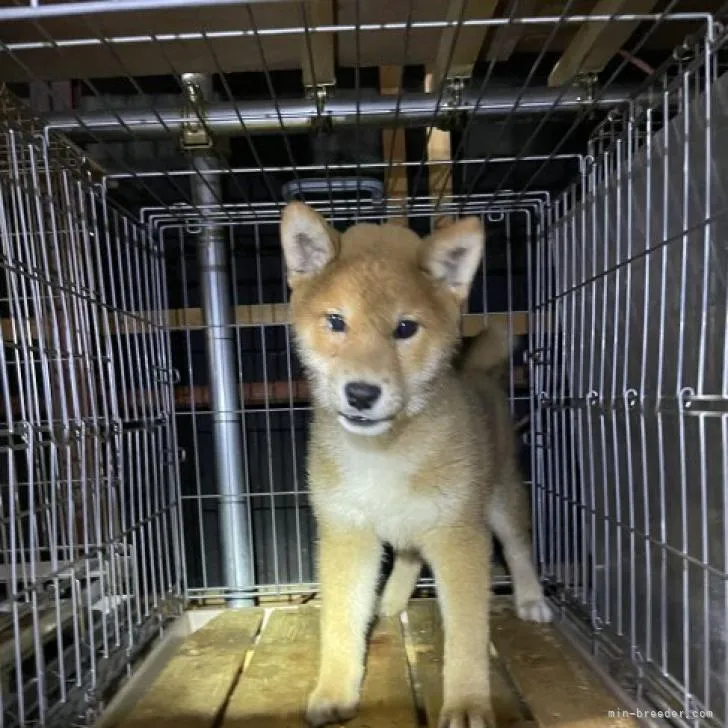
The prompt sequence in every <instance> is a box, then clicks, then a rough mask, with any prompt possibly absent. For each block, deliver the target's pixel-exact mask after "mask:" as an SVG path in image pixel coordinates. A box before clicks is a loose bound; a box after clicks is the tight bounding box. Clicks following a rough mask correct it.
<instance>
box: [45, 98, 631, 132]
mask: <svg viewBox="0 0 728 728" xmlns="http://www.w3.org/2000/svg"><path fill="white" fill-rule="evenodd" d="M631 90H633V89H630V88H624V87H623V88H613V89H610V90H609V91H606V92H604V94H603V95H602V96H601V97H600V98H599V99H596V100H594V101H592V100H590V99H588V98H585V96H586V93H585V92H583V91H580V90H579V89H568V90H564V89H558V88H554V89H551V88H533V89H527V90H525V91H523V92H519V90H518V89H514V90H508V89H506V90H502V91H493V92H490V93H489V94H487V95H486V96H483V98H481V99H480V100H479V99H478V95H477V94H476V93H467V92H466V93H464V94H463V98H462V99H461V100H460V102H459V103H457V104H448V103H445V102H444V101H441V103H440V105H439V106H438V96H437V94H425V93H407V94H404V95H403V96H402V98H401V99H400V100H399V112H397V106H398V99H397V97H396V96H380V95H376V94H372V95H369V96H364V97H363V98H362V99H361V100H357V99H356V98H355V97H354V96H351V95H350V96H348V97H347V95H346V92H343V91H342V92H338V93H337V94H336V96H333V97H331V98H328V99H327V100H326V102H325V105H324V108H323V112H322V113H323V115H324V116H325V117H326V118H327V119H328V120H330V122H331V124H332V125H333V126H334V127H346V126H356V125H357V124H369V125H376V126H387V125H392V124H394V123H397V125H398V126H422V125H428V124H432V121H433V118H434V119H436V120H442V119H446V118H447V117H448V115H449V114H451V113H453V112H463V113H466V114H474V115H475V116H477V117H504V116H508V115H509V114H539V113H541V114H542V113H544V112H546V111H548V110H549V109H551V108H555V109H556V110H558V111H560V112H566V111H572V112H578V111H580V110H582V109H584V108H585V107H586V108H599V109H611V108H613V107H615V106H618V105H620V104H623V103H626V102H627V101H628V100H629V98H630V91H631ZM519 96H520V98H519ZM476 103H477V107H476ZM277 105H278V109H276V106H275V105H274V104H273V102H264V101H263V102H261V101H253V102H250V101H241V102H239V103H235V104H234V103H230V102H223V103H214V104H210V105H209V106H207V107H206V109H205V124H206V126H207V129H208V130H209V131H210V133H212V134H215V136H234V135H241V134H243V128H242V124H243V123H244V124H245V129H246V130H247V132H249V133H250V134H264V133H270V132H275V131H279V130H280V129H281V121H280V119H282V123H283V128H284V129H285V130H286V131H287V132H289V133H293V132H309V131H311V128H312V121H315V120H316V119H317V116H318V112H317V108H316V101H315V100H310V99H281V100H279V101H278V104H277ZM279 113H280V119H279V116H278V115H279ZM46 119H47V124H46V126H47V128H51V129H56V130H59V131H62V132H65V133H66V134H72V135H73V136H74V137H76V136H80V137H83V136H84V135H89V134H92V135H93V137H95V138H98V139H107V140H108V139H114V138H124V137H127V138H128V137H130V136H131V137H132V138H145V137H157V136H164V135H166V134H170V133H173V134H178V133H180V132H181V131H182V128H183V125H184V124H185V123H186V122H189V121H190V116H189V112H186V111H185V110H184V109H183V108H181V107H180V108H155V109H120V110H119V111H118V112H108V111H90V112H87V113H74V114H67V113H64V114H50V115H48V116H47V117H46ZM241 121H242V123H241Z"/></svg>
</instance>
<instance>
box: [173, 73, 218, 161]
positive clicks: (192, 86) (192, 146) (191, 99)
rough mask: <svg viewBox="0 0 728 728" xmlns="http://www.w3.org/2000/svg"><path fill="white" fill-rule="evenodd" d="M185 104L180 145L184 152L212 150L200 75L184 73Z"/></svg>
mask: <svg viewBox="0 0 728 728" xmlns="http://www.w3.org/2000/svg"><path fill="white" fill-rule="evenodd" d="M182 86H183V88H184V93H185V103H184V106H183V107H182V119H183V120H182V130H181V134H180V144H181V146H182V149H183V150H184V151H187V152H189V151H196V150H200V149H210V148H211V147H212V136H211V135H210V132H209V130H208V127H207V124H206V123H205V94H204V92H203V90H202V84H201V76H200V74H198V73H183V74H182Z"/></svg>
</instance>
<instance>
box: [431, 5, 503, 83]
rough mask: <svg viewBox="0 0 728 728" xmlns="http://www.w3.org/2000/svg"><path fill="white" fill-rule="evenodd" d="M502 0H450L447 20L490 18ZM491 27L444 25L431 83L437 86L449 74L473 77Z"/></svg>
mask: <svg viewBox="0 0 728 728" xmlns="http://www.w3.org/2000/svg"><path fill="white" fill-rule="evenodd" d="M498 2H499V0H450V1H449V3H448V8H447V18H446V19H447V20H448V21H449V22H456V23H457V22H460V21H461V19H462V20H475V19H478V20H487V19H489V18H492V17H493V14H494V13H495V10H496V8H497V7H498ZM487 32H488V27H487V26H485V25H479V26H475V27H471V26H462V25H460V26H455V27H451V28H445V29H444V30H443V31H442V35H441V36H440V44H439V46H438V48H437V55H436V56H435V65H434V66H433V70H432V83H433V86H434V87H435V88H438V87H439V86H440V84H441V83H442V82H443V81H444V80H445V79H448V78H470V76H471V75H472V73H473V66H474V65H475V62H476V61H477V60H478V56H479V55H480V49H481V48H482V47H483V41H484V40H485V36H486V33H487Z"/></svg>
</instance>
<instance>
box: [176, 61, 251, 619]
mask: <svg viewBox="0 0 728 728" xmlns="http://www.w3.org/2000/svg"><path fill="white" fill-rule="evenodd" d="M185 75H186V77H187V79H186V80H188V79H189V78H190V77H191V76H192V74H185ZM194 83H195V84H196V85H197V87H198V89H199V91H201V92H202V94H203V96H205V95H207V96H208V97H209V88H210V85H209V79H208V78H206V77H203V76H200V75H198V74H195V75H194ZM205 86H206V87H207V88H205ZM206 92H207V93H206ZM192 165H193V167H194V169H195V170H196V171H197V172H199V174H195V175H194V176H193V177H192V180H191V184H192V190H191V192H192V200H193V202H194V204H195V205H197V207H198V208H199V209H200V210H202V211H203V216H204V215H206V212H205V211H206V210H209V209H210V208H209V206H215V205H219V204H220V203H221V201H222V195H221V184H220V173H219V171H212V170H216V169H217V167H219V163H218V162H217V160H216V159H215V158H214V157H212V156H211V155H209V154H208V153H207V152H206V151H196V152H193V155H192ZM200 225H201V228H200V232H199V234H198V243H197V259H198V262H199V266H200V288H201V297H202V311H203V315H204V320H205V336H206V342H205V343H206V350H207V364H208V372H209V374H208V377H209V387H210V402H211V408H212V416H213V437H214V448H215V472H216V475H217V491H218V493H219V495H220V521H219V523H220V548H221V559H222V571H223V577H224V579H225V586H226V587H227V588H228V589H231V590H233V591H236V592H238V593H239V592H241V591H242V590H244V589H246V588H250V587H252V586H253V584H254V578H253V573H254V572H253V563H252V560H253V559H252V556H253V555H252V554H251V553H250V550H249V544H250V543H251V541H250V538H249V533H248V523H249V520H248V514H247V507H248V503H247V502H246V500H245V492H244V489H243V484H244V477H243V468H242V463H243V449H242V443H241V432H240V417H241V415H240V405H239V396H238V395H239V392H238V384H237V377H236V367H235V337H234V328H233V325H234V317H233V312H232V307H231V304H230V294H229V285H230V271H229V268H228V261H227V254H226V247H227V246H226V238H225V232H224V229H223V228H222V227H221V226H220V225H219V224H218V223H216V222H215V221H214V220H213V219H212V218H209V219H204V217H203V219H202V220H201V221H200ZM229 604H230V606H234V607H243V606H250V605H251V604H252V599H250V598H241V597H233V598H232V599H230V600H229Z"/></svg>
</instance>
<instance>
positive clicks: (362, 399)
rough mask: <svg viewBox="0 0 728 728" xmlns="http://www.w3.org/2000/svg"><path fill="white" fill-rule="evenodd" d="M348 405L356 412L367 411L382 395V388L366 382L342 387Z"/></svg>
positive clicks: (350, 383) (352, 383)
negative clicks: (356, 410)
mask: <svg viewBox="0 0 728 728" xmlns="http://www.w3.org/2000/svg"><path fill="white" fill-rule="evenodd" d="M344 393H345V394H346V399H347V401H348V402H349V404H350V405H351V406H352V407H354V409H358V410H366V409H369V408H370V407H371V406H372V405H373V404H374V403H375V402H376V401H377V400H378V399H379V395H380V394H381V393H382V388H381V387H378V386H377V385H376V384H369V383H367V382H349V383H348V384H347V385H346V386H345V387H344Z"/></svg>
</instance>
